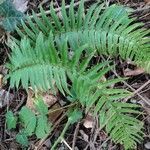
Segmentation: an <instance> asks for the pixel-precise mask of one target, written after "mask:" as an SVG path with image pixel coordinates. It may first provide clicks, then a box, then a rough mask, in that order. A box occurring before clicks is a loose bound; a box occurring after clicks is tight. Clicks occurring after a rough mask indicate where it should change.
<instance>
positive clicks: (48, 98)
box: [26, 88, 57, 111]
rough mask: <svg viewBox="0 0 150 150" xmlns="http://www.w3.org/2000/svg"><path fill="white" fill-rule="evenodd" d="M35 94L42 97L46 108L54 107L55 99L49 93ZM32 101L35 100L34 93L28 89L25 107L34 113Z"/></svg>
mask: <svg viewBox="0 0 150 150" xmlns="http://www.w3.org/2000/svg"><path fill="white" fill-rule="evenodd" d="M36 94H37V95H40V96H41V97H42V99H43V101H44V103H45V104H46V105H47V107H51V106H52V105H54V104H55V103H56V102H57V97H56V96H54V95H52V94H51V93H50V92H49V93H48V92H46V93H41V92H37V93H36ZM34 100H35V93H34V91H33V90H32V88H29V89H28V97H27V102H26V106H27V107H28V108H30V109H31V110H33V111H35V107H34Z"/></svg>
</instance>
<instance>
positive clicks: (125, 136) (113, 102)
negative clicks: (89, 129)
mask: <svg viewBox="0 0 150 150" xmlns="http://www.w3.org/2000/svg"><path fill="white" fill-rule="evenodd" d="M104 74H105V72H103V73H102V72H101V75H104ZM87 76H88V75H87ZM97 77H98V76H97ZM99 77H100V76H99ZM76 80H78V82H76V81H74V82H73V89H74V92H75V95H76V96H77V97H76V99H78V100H79V101H80V103H81V104H82V106H83V107H85V112H86V113H87V112H89V111H91V112H93V114H95V115H96V114H99V122H100V128H104V127H105V128H106V131H107V133H108V134H109V135H110V137H111V138H112V139H113V140H114V141H115V142H116V143H121V144H123V145H124V146H125V149H130V148H135V147H136V142H138V143H139V142H140V140H141V139H142V135H143V132H142V131H141V129H142V128H143V123H142V122H140V121H139V120H138V119H136V118H134V117H133V116H134V115H137V114H140V111H137V110H136V109H137V108H138V107H139V106H138V105H135V104H129V103H122V102H120V100H121V99H123V98H125V97H127V96H129V95H130V93H129V92H128V91H126V90H123V89H109V88H108V85H109V84H111V83H117V82H119V81H121V79H112V80H108V81H106V82H104V83H98V78H97V80H96V81H95V84H94V85H93V84H92V85H91V82H93V80H92V78H91V79H90V78H87V79H86V80H85V79H83V78H82V77H81V78H79V77H78V78H77V79H76ZM96 83H98V84H96ZM74 84H75V85H74ZM99 84H100V85H99ZM100 86H101V88H100ZM87 87H88V88H87Z"/></svg>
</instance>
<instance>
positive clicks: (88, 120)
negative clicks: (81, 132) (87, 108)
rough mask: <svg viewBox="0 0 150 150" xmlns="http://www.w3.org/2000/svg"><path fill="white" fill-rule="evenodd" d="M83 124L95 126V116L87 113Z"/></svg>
mask: <svg viewBox="0 0 150 150" xmlns="http://www.w3.org/2000/svg"><path fill="white" fill-rule="evenodd" d="M83 125H84V127H85V128H87V129H89V128H93V126H94V118H93V116H92V115H91V114H87V116H86V118H85V120H84V122H83Z"/></svg>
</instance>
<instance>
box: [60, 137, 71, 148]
mask: <svg viewBox="0 0 150 150" xmlns="http://www.w3.org/2000/svg"><path fill="white" fill-rule="evenodd" d="M62 142H63V143H64V144H65V145H66V146H67V147H68V148H69V150H73V149H72V148H71V147H70V146H69V144H68V143H67V142H66V141H65V139H62Z"/></svg>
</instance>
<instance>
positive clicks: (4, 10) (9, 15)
mask: <svg viewBox="0 0 150 150" xmlns="http://www.w3.org/2000/svg"><path fill="white" fill-rule="evenodd" d="M0 17H1V18H2V19H1V21H0V25H1V26H2V27H3V28H4V29H5V30H7V31H13V30H14V29H15V28H16V26H17V25H18V23H21V20H22V19H23V18H24V14H23V13H22V12H20V11H17V10H16V8H15V6H14V5H13V3H12V1H11V0H5V1H3V2H2V3H0Z"/></svg>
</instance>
